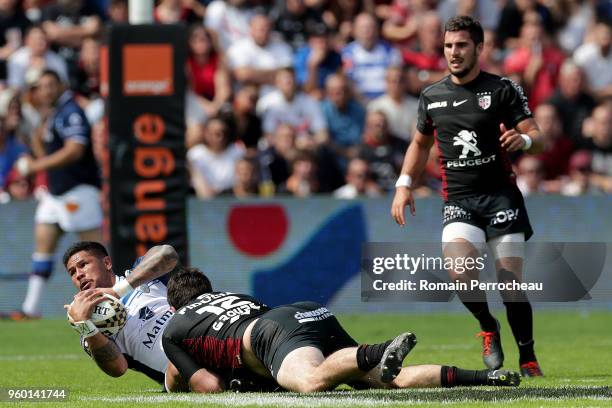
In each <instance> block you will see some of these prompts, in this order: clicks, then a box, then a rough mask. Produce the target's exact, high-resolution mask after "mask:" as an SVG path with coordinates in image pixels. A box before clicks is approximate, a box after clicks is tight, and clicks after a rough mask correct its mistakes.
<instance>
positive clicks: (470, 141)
mask: <svg viewBox="0 0 612 408" xmlns="http://www.w3.org/2000/svg"><path fill="white" fill-rule="evenodd" d="M453 141H454V143H453V146H461V155H460V156H459V158H460V159H465V158H467V157H468V156H469V154H470V153H472V154H473V155H474V157H478V156H480V155H481V154H482V152H481V151H480V149H479V148H478V146H477V145H478V140H477V137H476V132H474V131H469V130H462V131H460V132H459V133H458V134H457V136H455V137H454V138H453Z"/></svg>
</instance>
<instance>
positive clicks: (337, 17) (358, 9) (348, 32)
mask: <svg viewBox="0 0 612 408" xmlns="http://www.w3.org/2000/svg"><path fill="white" fill-rule="evenodd" d="M361 13H368V14H372V13H374V1H373V0H330V1H329V3H328V5H327V7H326V11H325V12H324V13H323V20H324V21H325V24H327V26H328V27H330V28H331V29H332V30H334V32H336V33H338V34H337V36H336V39H335V43H336V46H337V47H343V46H344V45H345V44H347V43H348V42H349V41H350V39H351V36H352V35H354V32H355V27H354V25H355V23H356V20H357V17H358V16H359V14H361Z"/></svg>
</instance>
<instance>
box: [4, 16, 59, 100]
mask: <svg viewBox="0 0 612 408" xmlns="http://www.w3.org/2000/svg"><path fill="white" fill-rule="evenodd" d="M28 69H37V70H39V71H42V70H43V69H52V70H54V71H55V72H57V74H58V75H59V77H60V78H61V80H62V82H66V83H67V82H68V67H67V66H66V62H65V61H64V59H63V58H62V57H60V56H59V55H58V54H56V53H55V52H53V51H51V50H49V43H48V41H47V36H46V35H45V32H44V31H43V29H42V28H40V27H38V26H33V27H30V28H29V29H28V32H27V33H26V38H25V46H23V47H21V48H20V49H18V50H17V51H15V52H14V53H13V55H11V57H10V58H9V60H8V66H7V71H8V85H9V86H10V87H11V88H14V89H18V90H21V89H24V88H25V86H26V80H25V79H26V73H27V71H28Z"/></svg>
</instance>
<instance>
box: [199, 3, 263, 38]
mask: <svg viewBox="0 0 612 408" xmlns="http://www.w3.org/2000/svg"><path fill="white" fill-rule="evenodd" d="M249 3H250V1H249V0H227V1H224V0H214V1H212V2H211V3H210V4H209V5H208V6H207V7H206V16H205V18H204V26H206V28H208V29H209V30H211V31H212V32H213V33H214V36H215V43H216V44H219V47H220V49H222V50H227V49H229V48H231V47H232V46H233V45H234V44H236V43H237V42H239V41H242V40H246V39H248V38H249V37H250V33H251V30H252V29H251V27H250V24H249V21H250V20H251V18H252V17H253V16H254V15H255V10H254V9H253V8H252V7H250V4H249Z"/></svg>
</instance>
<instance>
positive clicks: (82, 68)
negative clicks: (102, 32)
mask: <svg viewBox="0 0 612 408" xmlns="http://www.w3.org/2000/svg"><path fill="white" fill-rule="evenodd" d="M72 79H73V81H72V82H73V84H72V89H73V90H74V91H75V92H76V98H77V102H78V103H79V105H81V108H82V109H83V110H84V111H85V115H86V116H87V120H89V123H90V124H91V125H95V124H96V123H98V122H99V121H101V120H102V119H103V117H104V101H103V100H102V97H101V95H100V42H99V41H98V40H96V39H94V38H86V39H85V40H83V44H82V45H81V51H80V52H79V63H78V66H77V71H76V74H75V76H74V77H73V78H72Z"/></svg>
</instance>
